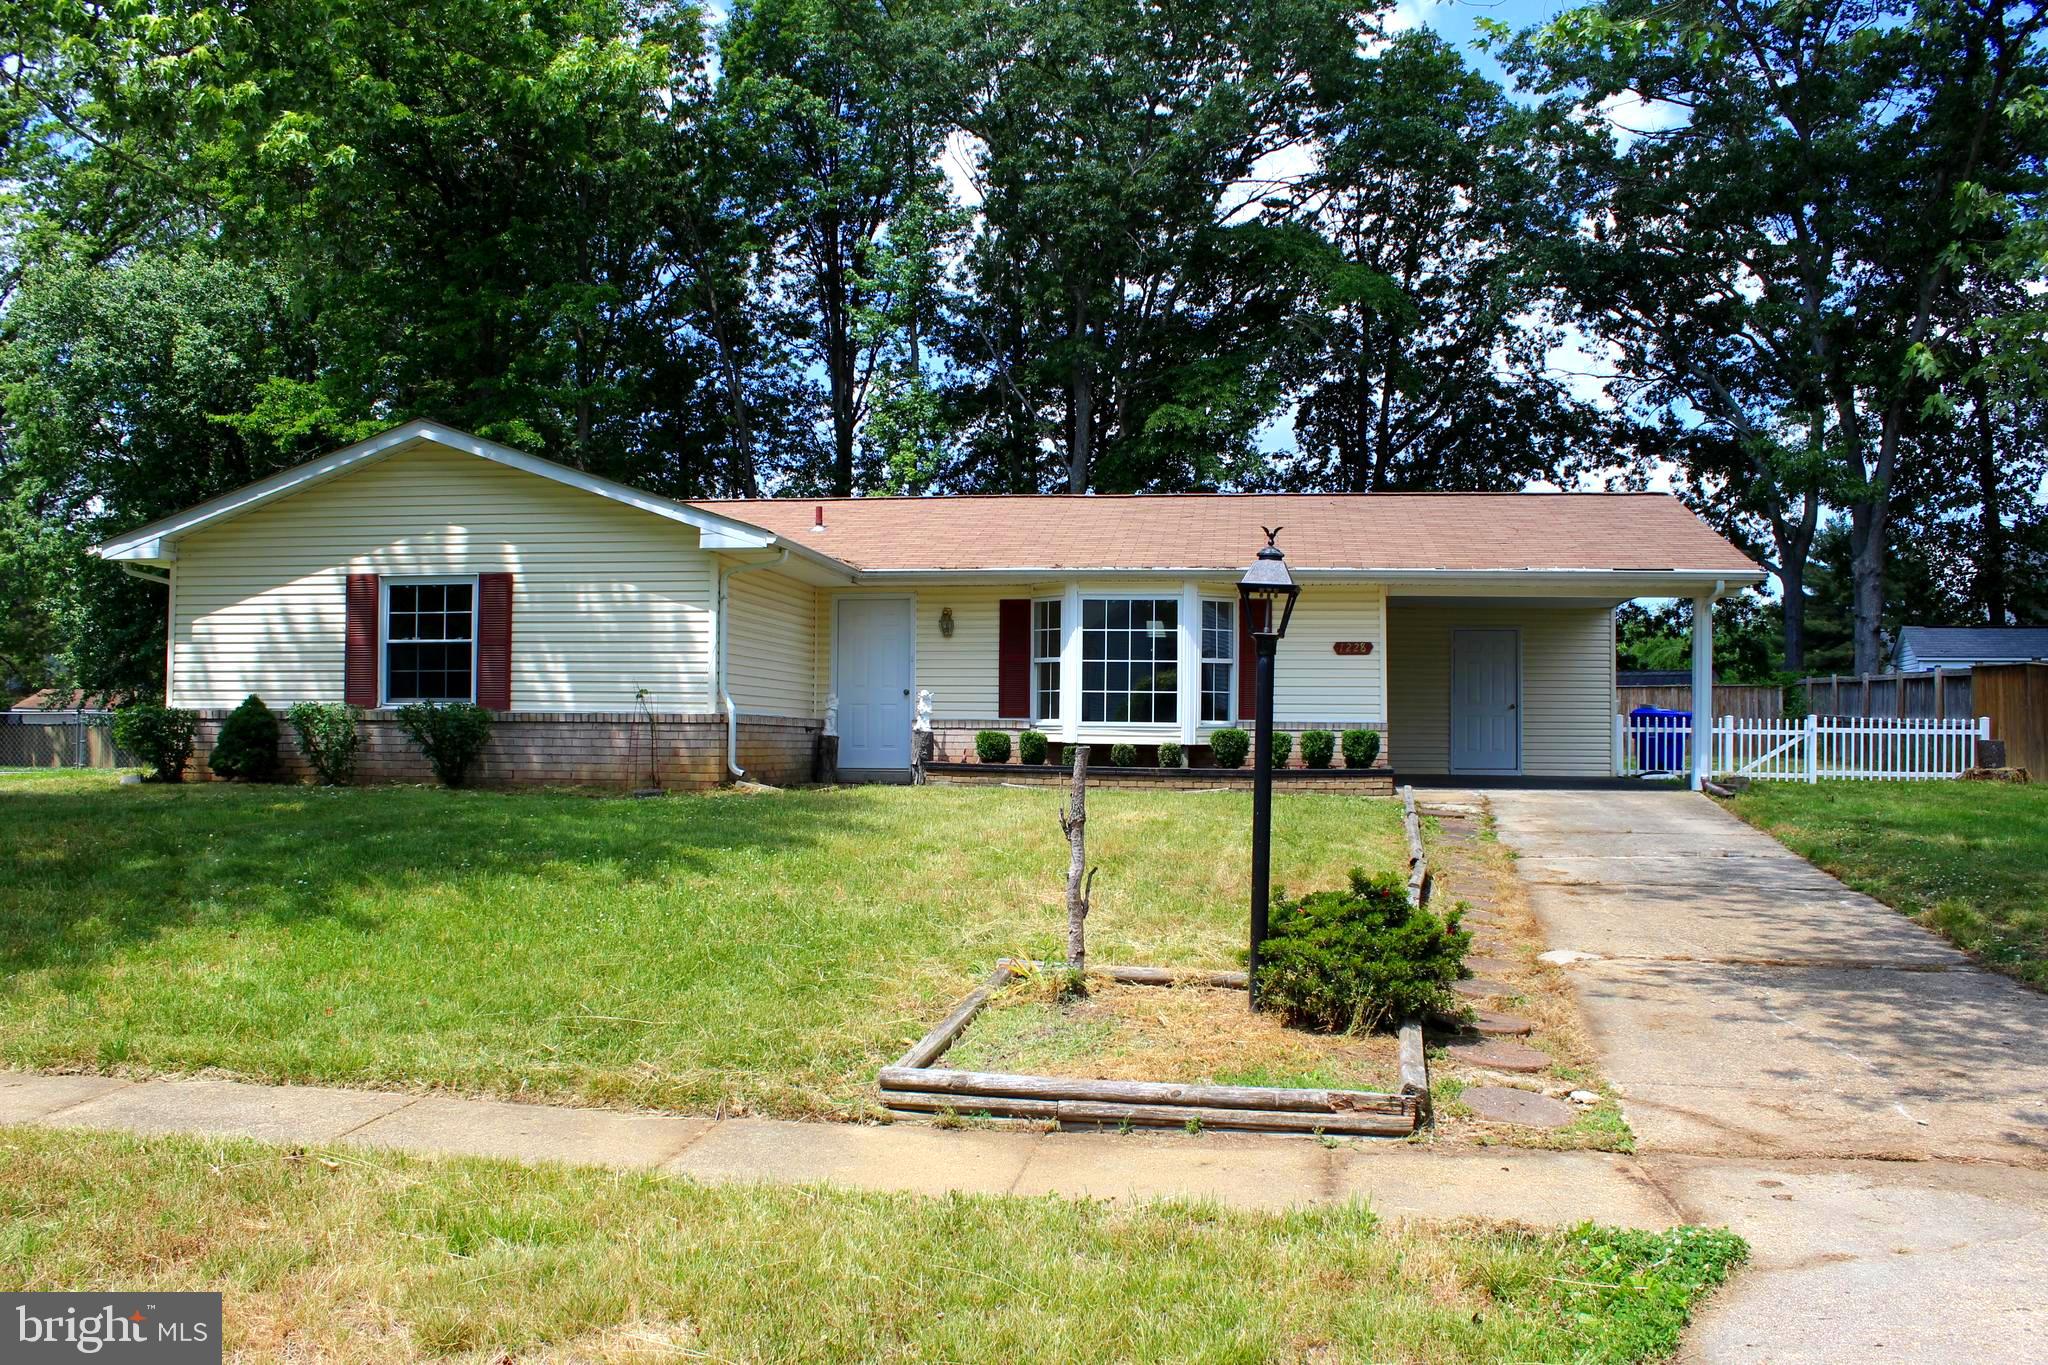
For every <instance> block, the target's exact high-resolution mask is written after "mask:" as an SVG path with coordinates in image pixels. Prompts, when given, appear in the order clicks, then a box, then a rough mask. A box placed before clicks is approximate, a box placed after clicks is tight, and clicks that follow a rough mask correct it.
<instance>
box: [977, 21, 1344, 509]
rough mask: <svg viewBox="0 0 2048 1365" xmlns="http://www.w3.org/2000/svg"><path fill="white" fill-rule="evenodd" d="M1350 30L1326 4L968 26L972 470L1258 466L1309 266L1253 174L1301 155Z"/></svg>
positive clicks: (1287, 380) (1091, 472)
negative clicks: (973, 219) (1258, 444)
mask: <svg viewBox="0 0 2048 1365" xmlns="http://www.w3.org/2000/svg"><path fill="white" fill-rule="evenodd" d="M1351 17H1352V16H1350V15H1348V14H1347V13H1346V12H1345V11H1344V10H1343V9H1342V8H1341V7H1338V6H1335V5H1332V4H1327V3H1324V0H1257V3H1254V4H1252V5H1250V6H1246V5H1242V4H1236V5H1232V4H1220V3H1206V2H1205V3H1197V4H1192V5H1175V6H1170V7H1165V8H1160V7H1144V6H1140V7H1132V6H1128V5H1123V4H1117V3H1111V2H1110V0H1049V2H1048V3H1040V4H1028V5H1027V4H1017V3H1014V2H1013V0H990V3H987V4H984V5H981V6H978V7H976V8H975V9H973V10H972V11H971V12H970V15H969V18H968V20H967V21H966V24H965V25H964V28H965V31H967V32H969V33H971V34H972V35H973V39H974V42H975V43H976V44H977V46H976V47H975V48H974V49H972V50H973V51H974V53H975V66H976V70H977V76H978V81H979V83H978V85H977V87H976V89H975V90H974V91H973V93H972V97H971V99H970V100H969V103H968V106H967V109H966V113H965V116H964V118H963V119H962V121H961V127H962V129H963V130H964V132H965V134H966V135H967V138H968V139H969V142H968V150H967V152H966V154H965V159H966V161H967V169H968V171H969V174H970V178H971V181H972V184H973V187H974V194H975V196H976V197H977V199H978V203H977V205H976V208H977V210H978V217H977V227H976V232H975V236H974V239H973V241H972V243H971V244H970V246H969V250H968V266H967V268H968V271H969V274H970V278H971V280H972V286H971V298H970V299H969V301H968V302H967V304H966V308H967V315H966V316H965V317H964V318H963V319H962V321H961V324H960V336H961V339H962V345H961V347H960V351H959V359H960V361H961V363H962V364H963V365H964V366H965V367H966V368H968V369H969V370H970V371H978V372H982V373H986V374H987V375H988V376H989V377H990V378H989V383H988V386H987V398H988V401H987V403H986V404H985V405H984V406H983V409H982V413H981V418H982V421H983V422H984V423H985V428H984V430H983V432H982V433H981V434H982V436H983V437H984V438H987V439H985V440H984V441H983V443H982V444H981V446H980V449H981V450H982V451H983V452H984V457H985V458H990V462H991V463H992V464H993V465H994V466H995V467H996V469H997V470H1008V471H1012V472H1011V473H1009V474H1008V476H1007V480H1006V481H1007V482H1008V483H1009V484H1010V485H1011V486H1015V485H1016V484H1017V483H1018V482H1022V481H1027V480H1028V481H1035V480H1036V479H1037V478H1038V477H1039V475H1040V473H1041V471H1042V472H1043V473H1044V474H1045V475H1046V476H1049V480H1056V481H1057V482H1059V483H1060V484H1063V485H1064V486H1065V487H1066V488H1067V489H1068V490H1069V491H1072V492H1085V491H1088V490H1090V489H1095V488H1105V489H1124V490H1132V489H1145V488H1186V487H1203V486H1214V485H1215V484H1216V483H1218V482H1219V481H1225V480H1232V479H1237V478H1240V477H1242V476H1244V475H1246V474H1247V473H1248V472H1250V471H1251V470H1252V469H1253V467H1254V466H1255V465H1256V463H1257V457H1256V455H1255V453H1254V449H1253V443H1252V438H1253V436H1254V435H1255V433H1256V431H1257V429H1258V427H1259V425H1260V424H1261V423H1262V422H1263V420H1264V419H1265V418H1266V417H1267V416H1268V415H1270V414H1271V413H1272V412H1274V411H1275V410H1276V409H1277V408H1278V406H1279V404H1280V401H1281V399H1282V397H1283V396H1284V394H1285V393H1286V391H1287V390H1288V388H1289V387H1290V386H1291V385H1292V384H1293V383H1294V382H1295V381H1296V379H1297V377H1298V375H1299V373H1300V368H1299V367H1300V363H1301V356H1302V353H1303V345H1302V343H1303V341H1304V340H1305V334H1304V333H1303V332H1302V330H1301V324H1302V323H1303V321H1304V319H1303V314H1302V311H1301V309H1300V306H1299V302H1300V299H1301V298H1302V296H1303V295H1304V293H1305V292H1306V291H1307V290H1308V289H1309V288H1310V286H1311V285H1312V284H1313V282H1314V280H1315V279H1316V278H1317V276H1318V274H1319V273H1320V271H1321V268H1322V265H1323V249H1322V246H1321V243H1320V242H1318V240H1317V239H1316V238H1315V237H1314V235H1313V234H1312V233H1309V232H1307V231H1306V230H1305V229H1303V228H1302V227H1301V226H1300V225H1299V224H1297V223H1294V222H1292V221H1291V220H1290V217H1291V212H1292V206H1291V205H1288V204H1282V205H1280V206H1279V207H1278V208H1277V209H1269V208H1268V207H1267V206H1265V205H1262V204H1261V203H1260V199H1261V198H1262V196H1261V194H1260V193H1259V186H1258V182H1259V180H1260V179H1261V178H1262V176H1263V175H1264V174H1265V172H1264V170H1262V163H1265V162H1266V160H1267V158H1269V157H1274V156H1276V155H1278V154H1280V153H1283V152H1285V151H1287V150H1289V149H1294V148H1299V147H1301V146H1303V145H1305V142H1306V140H1307V138H1308V137H1309V136H1310V132H1311V123H1312V118H1313V111H1314V110H1315V108H1316V107H1317V101H1318V100H1319V99H1321V98H1322V96H1321V94H1320V93H1319V87H1320V84H1321V82H1322V73H1323V71H1324V70H1325V68H1326V67H1327V66H1329V65H1330V64H1331V63H1333V62H1338V61H1343V60H1348V59H1349V57H1350V54H1351V53H1352V52H1353V50H1354V48H1355V46H1356V44H1357V42H1358V41H1359V34H1358V33H1357V32H1356V31H1355V30H1354V29H1353V27H1352V24H1351ZM991 447H996V448H997V449H999V450H1000V452H1001V453H995V452H994V451H992V450H991ZM1026 471H1028V472H1026Z"/></svg>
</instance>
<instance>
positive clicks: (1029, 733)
mask: <svg viewBox="0 0 2048 1365" xmlns="http://www.w3.org/2000/svg"><path fill="white" fill-rule="evenodd" d="M1017 759H1018V761H1019V762H1021V763H1043V762H1045V736H1044V735H1043V734H1041V733H1040V732H1039V731H1037V730H1026V731H1025V732H1024V733H1023V734H1021V735H1019V736H1017Z"/></svg>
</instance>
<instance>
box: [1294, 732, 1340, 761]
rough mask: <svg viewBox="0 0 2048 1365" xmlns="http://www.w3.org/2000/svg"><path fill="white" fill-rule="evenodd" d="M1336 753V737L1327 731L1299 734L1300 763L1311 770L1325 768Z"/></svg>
mask: <svg viewBox="0 0 2048 1365" xmlns="http://www.w3.org/2000/svg"><path fill="white" fill-rule="evenodd" d="M1336 753H1337V737H1336V736H1335V735H1333V734H1331V733H1330V732H1329V731H1328V730H1303V731H1302V732H1301V761H1302V762H1303V763H1306V764H1308V766H1309V767H1311V768H1327V767H1329V766H1330V760H1331V759H1332V758H1333V757H1335V756H1336Z"/></svg>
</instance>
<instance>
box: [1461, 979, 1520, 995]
mask: <svg viewBox="0 0 2048 1365" xmlns="http://www.w3.org/2000/svg"><path fill="white" fill-rule="evenodd" d="M1451 989H1452V990H1454V991H1456V992H1457V993H1458V994H1460V995H1462V996H1464V997H1465V998H1466V999H1467V1000H1494V999H1498V998H1499V997H1501V996H1503V995H1513V994H1514V993H1515V990H1514V987H1512V986H1510V985H1508V984H1507V983H1506V982H1505V981H1495V980H1494V979H1493V978H1492V977H1490V976H1475V977H1473V978H1472V979H1471V980H1470V981H1453V982H1452V983H1451Z"/></svg>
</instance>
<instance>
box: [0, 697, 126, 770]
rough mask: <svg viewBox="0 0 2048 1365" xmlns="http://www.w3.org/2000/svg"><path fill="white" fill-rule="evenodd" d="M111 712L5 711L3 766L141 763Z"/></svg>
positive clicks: (0, 731)
mask: <svg viewBox="0 0 2048 1365" xmlns="http://www.w3.org/2000/svg"><path fill="white" fill-rule="evenodd" d="M142 766H143V763H142V760H141V759H140V758H137V757H136V756H135V755H134V754H131V753H129V752H128V751H127V750H126V749H123V748H121V747H119V746H118V745H116V744H115V743H114V713H113V712H111V711H0V768H139V767H142Z"/></svg>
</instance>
